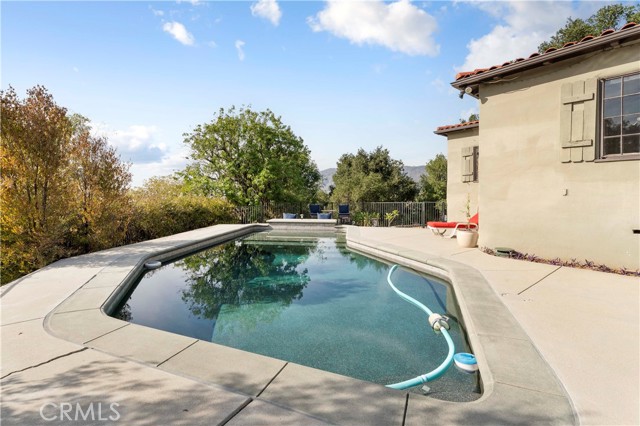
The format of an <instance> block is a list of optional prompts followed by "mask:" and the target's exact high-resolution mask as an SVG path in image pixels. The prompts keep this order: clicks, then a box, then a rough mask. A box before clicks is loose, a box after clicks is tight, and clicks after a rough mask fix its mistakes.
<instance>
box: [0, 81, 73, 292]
mask: <svg viewBox="0 0 640 426" xmlns="http://www.w3.org/2000/svg"><path fill="white" fill-rule="evenodd" d="M0 96H1V98H2V127H1V128H2V132H1V135H2V136H1V138H2V140H1V143H0V145H1V147H2V148H1V151H0V152H1V157H0V158H1V160H0V161H1V165H2V195H1V196H0V209H1V210H2V216H1V217H2V219H1V222H0V225H1V226H2V232H1V235H2V237H1V239H2V255H1V262H2V281H3V282H6V281H7V280H8V279H11V278H13V277H16V276H20V275H22V274H25V273H27V272H29V271H31V270H33V269H36V268H39V267H42V266H44V265H46V264H47V263H49V262H51V261H52V260H54V259H56V258H58V257H60V256H61V253H60V252H61V250H62V247H63V241H64V237H65V230H66V229H67V227H66V224H67V221H68V219H69V216H68V209H67V208H68V205H69V202H70V197H71V194H70V193H69V191H68V190H67V187H66V180H67V176H66V171H67V170H68V168H67V165H68V160H69V152H70V150H71V143H70V140H71V132H72V127H71V123H70V121H69V119H68V118H67V111H66V109H65V108H63V107H60V106H58V105H57V104H56V103H55V102H54V100H53V97H52V96H51V95H50V94H49V93H48V92H47V91H46V89H45V88H44V87H42V86H36V87H34V88H32V89H29V90H28V91H27V98H26V99H24V100H21V99H19V98H18V96H17V94H16V92H15V90H14V89H13V88H12V87H9V89H8V90H7V91H6V92H5V91H2V92H0Z"/></svg>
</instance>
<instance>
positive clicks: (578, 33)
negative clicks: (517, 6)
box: [538, 4, 640, 53]
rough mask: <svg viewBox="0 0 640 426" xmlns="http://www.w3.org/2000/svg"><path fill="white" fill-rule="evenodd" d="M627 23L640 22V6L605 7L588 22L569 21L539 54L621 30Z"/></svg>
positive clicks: (545, 43) (579, 20)
mask: <svg viewBox="0 0 640 426" xmlns="http://www.w3.org/2000/svg"><path fill="white" fill-rule="evenodd" d="M627 22H640V5H638V4H636V5H622V4H611V5H607V6H604V7H602V8H600V9H598V11H597V12H596V13H594V14H593V15H591V16H590V17H589V18H588V19H587V20H586V21H585V20H582V19H580V18H578V19H572V18H569V19H567V23H566V24H565V26H564V27H562V28H560V29H559V30H558V31H557V32H556V33H555V35H553V36H552V37H551V39H550V40H549V41H545V42H543V43H541V44H540V45H539V46H538V52H540V53H543V52H544V51H545V50H547V49H549V48H551V47H555V48H560V47H562V46H563V45H564V44H565V43H569V42H572V41H579V40H581V39H582V38H584V37H586V36H588V35H593V36H597V35H600V34H601V33H602V32H603V31H604V30H607V29H609V28H613V29H616V30H617V29H620V27H621V26H622V25H624V24H625V23H627Z"/></svg>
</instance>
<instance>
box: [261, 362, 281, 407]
mask: <svg viewBox="0 0 640 426" xmlns="http://www.w3.org/2000/svg"><path fill="white" fill-rule="evenodd" d="M287 365H289V363H288V362H285V363H284V365H283V366H282V368H281V369H280V370H278V372H277V373H276V374H275V376H273V377H272V378H271V380H269V383H267V384H266V385H265V386H264V387H263V388H262V390H261V391H260V392H258V394H257V395H256V398H258V397H260V395H262V392H264V391H265V390H266V389H267V388H268V387H269V385H270V384H271V383H273V381H274V380H275V379H276V377H278V376H279V375H280V373H282V370H284V368H285V367H286V366H287Z"/></svg>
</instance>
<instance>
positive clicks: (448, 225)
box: [427, 213, 478, 238]
mask: <svg viewBox="0 0 640 426" xmlns="http://www.w3.org/2000/svg"><path fill="white" fill-rule="evenodd" d="M427 228H429V229H431V231H432V232H433V233H434V234H436V235H440V236H441V237H444V236H445V235H444V234H445V233H446V232H447V231H448V230H450V229H453V231H452V232H451V235H449V236H448V237H447V238H453V237H455V236H456V232H458V229H478V213H476V214H475V215H474V216H473V217H472V218H471V219H469V222H427Z"/></svg>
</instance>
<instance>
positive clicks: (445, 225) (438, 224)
mask: <svg viewBox="0 0 640 426" xmlns="http://www.w3.org/2000/svg"><path fill="white" fill-rule="evenodd" d="M457 224H458V222H427V226H431V227H432V228H455V227H456V225H457Z"/></svg>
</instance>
